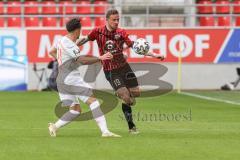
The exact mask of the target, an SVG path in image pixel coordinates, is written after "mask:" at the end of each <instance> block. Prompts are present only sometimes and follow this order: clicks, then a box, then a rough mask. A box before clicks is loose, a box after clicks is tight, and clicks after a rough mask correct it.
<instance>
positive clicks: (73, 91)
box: [57, 76, 93, 106]
mask: <svg viewBox="0 0 240 160" xmlns="http://www.w3.org/2000/svg"><path fill="white" fill-rule="evenodd" d="M57 86H58V92H59V97H60V100H61V101H62V102H63V106H73V105H75V104H79V99H80V100H81V101H82V102H84V103H86V101H87V100H88V99H89V97H90V96H92V94H93V93H92V87H91V86H90V85H89V84H88V83H86V82H85V81H84V80H83V79H82V77H80V76H67V77H66V79H65V81H64V84H57Z"/></svg>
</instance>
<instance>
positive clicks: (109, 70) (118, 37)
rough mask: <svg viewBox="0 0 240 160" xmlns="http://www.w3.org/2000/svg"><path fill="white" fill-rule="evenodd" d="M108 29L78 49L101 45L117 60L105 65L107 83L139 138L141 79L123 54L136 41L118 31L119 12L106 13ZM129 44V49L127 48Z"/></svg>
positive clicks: (94, 33)
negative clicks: (135, 113)
mask: <svg viewBox="0 0 240 160" xmlns="http://www.w3.org/2000/svg"><path fill="white" fill-rule="evenodd" d="M106 21H107V23H106V25H105V26H103V27H97V28H95V29H93V30H92V31H91V32H90V34H89V35H88V36H87V37H86V38H83V39H81V40H80V41H79V42H78V44H77V45H78V46H81V45H83V44H84V43H86V42H88V41H94V40H96V41H97V44H98V48H99V52H100V55H103V54H105V53H108V52H110V53H111V54H112V55H113V58H112V59H110V60H104V61H101V62H102V65H103V70H104V73H105V76H106V79H107V80H108V81H109V83H110V84H111V86H112V87H113V89H114V90H115V92H116V94H117V96H118V97H119V98H121V99H122V100H123V103H122V111H123V113H124V116H125V118H126V120H127V123H128V127H129V132H130V133H132V134H137V133H138V131H137V128H136V125H135V124H134V123H133V118H132V109H131V106H132V105H134V102H135V98H134V97H139V96H140V89H139V86H138V81H137V78H136V76H135V74H134V72H133V71H132V69H131V68H130V66H129V64H128V63H127V61H126V57H125V55H124V54H123V51H124V50H126V49H128V48H130V47H132V46H133V43H134V42H133V41H131V40H130V39H129V38H128V34H127V33H126V31H125V30H124V29H120V28H118V24H119V14H118V11H117V10H116V9H111V10H109V11H108V12H107V13H106ZM124 43H125V44H127V46H128V47H127V48H124V47H123V45H124ZM147 55H148V56H152V57H155V58H159V59H161V60H163V59H164V57H163V56H160V55H158V54H155V53H148V54H147Z"/></svg>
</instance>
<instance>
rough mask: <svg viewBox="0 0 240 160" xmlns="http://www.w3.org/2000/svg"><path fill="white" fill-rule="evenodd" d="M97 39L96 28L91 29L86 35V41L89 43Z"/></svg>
mask: <svg viewBox="0 0 240 160" xmlns="http://www.w3.org/2000/svg"><path fill="white" fill-rule="evenodd" d="M96 38H97V28H95V29H93V30H92V31H91V32H90V33H89V34H88V39H89V40H90V41H94V40H95V39H96Z"/></svg>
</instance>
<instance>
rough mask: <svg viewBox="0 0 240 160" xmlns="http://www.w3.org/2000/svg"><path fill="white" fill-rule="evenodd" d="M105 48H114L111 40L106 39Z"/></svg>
mask: <svg viewBox="0 0 240 160" xmlns="http://www.w3.org/2000/svg"><path fill="white" fill-rule="evenodd" d="M105 49H106V50H108V51H110V50H113V49H114V43H113V41H112V40H108V41H107V42H106V44H105Z"/></svg>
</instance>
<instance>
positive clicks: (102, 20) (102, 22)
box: [94, 17, 106, 26]
mask: <svg viewBox="0 0 240 160" xmlns="http://www.w3.org/2000/svg"><path fill="white" fill-rule="evenodd" d="M105 22H106V20H105V18H103V17H96V18H95V23H94V24H95V26H104V25H105Z"/></svg>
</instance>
